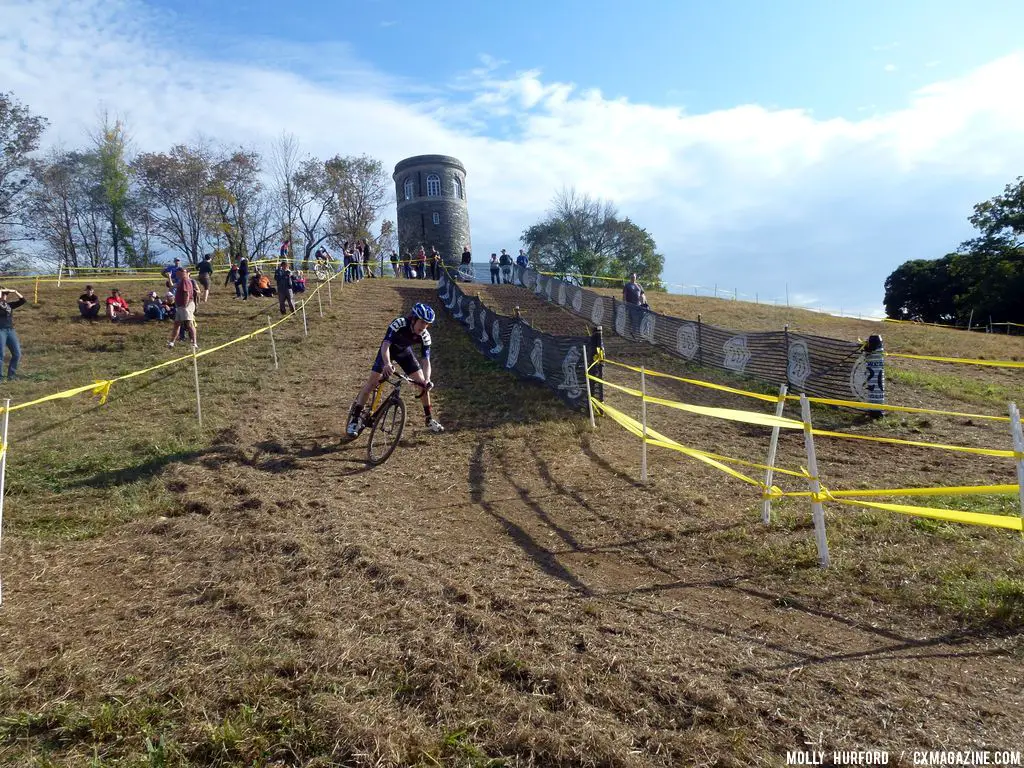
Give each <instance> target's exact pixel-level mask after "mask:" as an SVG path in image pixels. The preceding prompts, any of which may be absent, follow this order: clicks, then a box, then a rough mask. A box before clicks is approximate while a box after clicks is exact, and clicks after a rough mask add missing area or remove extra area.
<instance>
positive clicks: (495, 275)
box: [491, 253, 501, 285]
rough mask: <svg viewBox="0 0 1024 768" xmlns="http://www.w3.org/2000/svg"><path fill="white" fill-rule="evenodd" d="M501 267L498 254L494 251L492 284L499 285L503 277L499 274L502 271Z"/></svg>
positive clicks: (492, 255)
mask: <svg viewBox="0 0 1024 768" xmlns="http://www.w3.org/2000/svg"><path fill="white" fill-rule="evenodd" d="M500 269H501V267H500V266H498V254H496V253H492V254H491V285H497V284H498V283H500V282H501V277H499V275H500V274H501V273H500V271H499V270H500Z"/></svg>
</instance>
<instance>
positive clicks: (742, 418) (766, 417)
mask: <svg viewBox="0 0 1024 768" xmlns="http://www.w3.org/2000/svg"><path fill="white" fill-rule="evenodd" d="M590 380H591V381H596V382H599V383H601V384H604V385H605V386H608V387H611V388H612V389H618V390H621V391H623V392H625V393H626V394H629V395H633V397H641V394H642V393H641V392H640V390H638V389H631V388H630V387H624V386H622V385H620V384H613V383H611V382H610V381H605V380H604V379H599V378H598V377H597V376H593V375H591V376H590ZM644 399H645V400H646V401H647V402H649V403H655V404H657V405H664V406H667V407H669V408H675V409H677V410H680V411H687V412H688V413H696V414H698V415H701V416H710V417H711V418H714V419H726V420H728V421H739V422H743V423H744V424H756V425H758V426H762V427H783V428H785V429H803V428H804V424H803V422H802V421H795V420H793V419H786V418H783V417H781V416H775V415H773V414H769V413H756V412H754V411H739V410H736V409H733V408H715V407H712V406H708V405H690V404H688V403H680V402H676V401H675V400H665V399H664V398H661V397H652V396H651V395H647V397H645V398H644Z"/></svg>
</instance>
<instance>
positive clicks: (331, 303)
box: [327, 272, 337, 307]
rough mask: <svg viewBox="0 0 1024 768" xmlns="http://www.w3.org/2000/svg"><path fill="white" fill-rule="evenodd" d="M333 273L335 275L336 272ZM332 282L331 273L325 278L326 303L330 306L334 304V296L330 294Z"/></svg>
mask: <svg viewBox="0 0 1024 768" xmlns="http://www.w3.org/2000/svg"><path fill="white" fill-rule="evenodd" d="M334 274H335V275H336V274H337V272H335V273H334ZM333 282H334V275H331V276H330V277H329V278H328V279H327V303H328V304H329V305H331V306H332V307H333V306H334V296H333V295H332V294H331V283H333Z"/></svg>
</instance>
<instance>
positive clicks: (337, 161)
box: [325, 155, 393, 239]
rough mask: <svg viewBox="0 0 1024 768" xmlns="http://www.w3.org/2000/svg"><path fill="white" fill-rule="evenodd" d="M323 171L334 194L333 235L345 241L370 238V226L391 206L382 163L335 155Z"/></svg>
mask: <svg viewBox="0 0 1024 768" xmlns="http://www.w3.org/2000/svg"><path fill="white" fill-rule="evenodd" d="M325 169H326V173H327V177H328V178H329V180H330V185H331V187H332V188H333V189H334V191H335V199H334V203H333V207H332V210H331V229H332V231H333V232H336V233H339V234H338V236H337V237H345V238H347V239H359V238H363V237H365V238H368V239H369V238H371V237H372V236H373V235H372V234H371V232H370V228H371V227H372V226H373V223H374V222H375V221H376V220H377V218H378V216H380V213H381V211H383V210H384V209H385V208H386V207H387V206H388V205H390V204H391V203H392V202H393V198H392V196H391V191H392V190H391V176H390V174H388V172H387V171H386V170H385V168H384V163H382V162H381V161H380V160H378V159H376V158H374V157H370V156H369V155H359V156H358V157H356V156H352V155H349V156H345V157H342V156H341V155H336V156H335V157H332V158H331V159H330V160H328V161H327V162H326V163H325Z"/></svg>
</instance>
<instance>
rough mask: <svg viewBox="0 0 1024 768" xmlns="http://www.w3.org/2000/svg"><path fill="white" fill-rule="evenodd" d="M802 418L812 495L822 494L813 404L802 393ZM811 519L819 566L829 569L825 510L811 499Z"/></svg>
mask: <svg viewBox="0 0 1024 768" xmlns="http://www.w3.org/2000/svg"><path fill="white" fill-rule="evenodd" d="M800 416H801V418H802V419H803V422H804V446H805V447H806V448H807V471H808V472H810V473H811V477H810V480H809V482H808V485H809V486H810V490H811V493H812V494H815V495H817V494H819V493H821V483H820V482H819V481H818V456H817V454H816V453H815V452H814V435H813V434H812V433H811V404H810V403H809V402H808V400H807V395H805V394H803V393H802V392H801V393H800ZM811 517H812V518H813V520H814V540H815V542H816V543H817V545H818V565H820V566H821V567H822V568H828V566H829V563H830V560H829V556H828V539H826V538H825V508H824V507H822V505H821V502H820V501H814V497H813V496H812V497H811Z"/></svg>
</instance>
